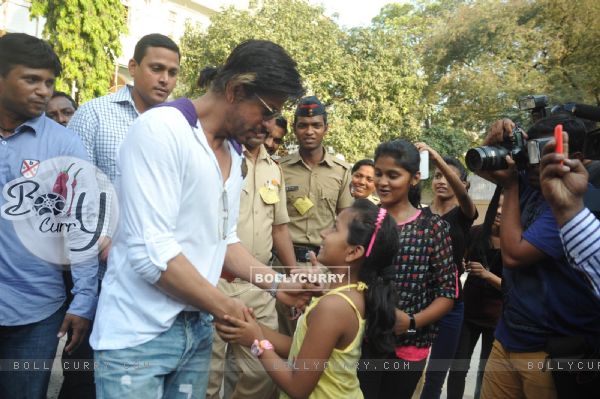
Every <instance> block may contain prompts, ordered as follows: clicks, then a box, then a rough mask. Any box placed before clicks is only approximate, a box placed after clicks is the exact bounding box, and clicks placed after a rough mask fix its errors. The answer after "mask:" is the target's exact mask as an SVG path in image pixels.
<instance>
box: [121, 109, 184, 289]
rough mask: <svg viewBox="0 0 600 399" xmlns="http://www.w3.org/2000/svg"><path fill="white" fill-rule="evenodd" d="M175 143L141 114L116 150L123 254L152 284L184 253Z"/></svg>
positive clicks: (157, 121) (164, 127)
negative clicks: (178, 228)
mask: <svg viewBox="0 0 600 399" xmlns="http://www.w3.org/2000/svg"><path fill="white" fill-rule="evenodd" d="M176 141H177V137H176V134H175V133H174V132H173V131H172V130H171V129H170V127H169V126H168V125H167V124H166V123H165V122H164V121H161V120H160V118H156V117H154V118H153V117H149V118H140V119H138V120H137V121H136V122H135V123H134V124H133V125H132V126H131V128H130V130H129V133H128V135H127V137H126V138H125V140H124V141H123V144H122V145H121V148H120V151H119V162H118V168H119V170H120V182H119V188H120V190H119V191H120V192H119V194H120V197H121V206H122V207H123V210H124V212H123V215H124V219H123V221H122V222H123V224H124V226H123V230H124V231H125V232H126V234H127V237H126V241H127V246H128V252H127V256H128V258H129V261H130V262H129V263H130V265H131V267H132V268H133V269H134V270H135V271H136V272H137V273H139V274H140V276H141V277H142V278H144V279H145V280H146V281H148V282H149V283H151V284H155V283H156V282H157V281H158V280H159V278H160V275H161V272H163V271H165V270H166V269H167V263H168V262H169V260H171V259H173V258H174V257H175V256H177V255H178V254H180V253H181V252H182V249H181V245H180V244H179V243H178V242H177V240H176V237H175V235H174V231H175V227H176V222H177V216H178V214H179V207H180V200H181V193H182V181H183V171H182V170H181V169H180V168H181V165H182V163H181V162H180V161H179V157H180V156H181V155H180V154H179V152H178V149H177V148H178V146H177V142H176Z"/></svg>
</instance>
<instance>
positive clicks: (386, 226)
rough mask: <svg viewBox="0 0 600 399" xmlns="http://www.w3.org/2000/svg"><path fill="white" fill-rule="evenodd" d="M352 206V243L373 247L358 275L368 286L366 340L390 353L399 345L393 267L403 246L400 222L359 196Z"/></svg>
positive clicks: (382, 350) (377, 351) (371, 345)
mask: <svg viewBox="0 0 600 399" xmlns="http://www.w3.org/2000/svg"><path fill="white" fill-rule="evenodd" d="M351 209H352V211H353V212H354V213H355V214H356V217H355V218H354V220H353V221H352V222H351V223H350V226H349V232H348V243H349V244H351V245H362V246H364V248H365V250H366V249H367V248H370V251H368V256H365V258H364V260H363V264H362V268H361V270H360V273H359V276H358V277H359V279H360V280H361V281H363V282H365V283H366V284H367V286H368V289H367V291H366V292H365V309H366V330H365V340H366V342H367V344H368V345H369V346H370V347H371V348H372V350H373V351H375V352H376V353H389V352H391V351H393V348H394V345H395V335H394V325H395V324H396V304H397V303H398V300H397V297H396V291H395V289H394V284H393V282H392V279H393V276H394V275H393V273H395V272H394V271H393V270H391V269H390V265H391V264H392V263H393V259H394V257H395V256H396V253H397V252H398V250H399V246H400V244H399V240H398V231H397V228H396V222H395V221H394V219H393V218H392V217H391V216H390V215H387V214H384V213H383V212H380V209H379V208H378V207H377V206H375V205H374V204H373V203H372V202H371V201H369V200H366V199H357V200H356V201H354V203H353V205H352V207H351ZM382 211H383V210H382ZM378 219H379V223H378ZM378 224H379V228H376V226H377V225H378ZM376 230H377V231H376ZM392 268H393V266H392ZM386 273H387V274H386Z"/></svg>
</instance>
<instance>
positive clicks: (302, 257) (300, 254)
mask: <svg viewBox="0 0 600 399" xmlns="http://www.w3.org/2000/svg"><path fill="white" fill-rule="evenodd" d="M309 251H313V252H314V253H315V255H318V254H319V247H317V246H315V245H294V255H296V262H309V261H310V260H309V258H308V252H309Z"/></svg>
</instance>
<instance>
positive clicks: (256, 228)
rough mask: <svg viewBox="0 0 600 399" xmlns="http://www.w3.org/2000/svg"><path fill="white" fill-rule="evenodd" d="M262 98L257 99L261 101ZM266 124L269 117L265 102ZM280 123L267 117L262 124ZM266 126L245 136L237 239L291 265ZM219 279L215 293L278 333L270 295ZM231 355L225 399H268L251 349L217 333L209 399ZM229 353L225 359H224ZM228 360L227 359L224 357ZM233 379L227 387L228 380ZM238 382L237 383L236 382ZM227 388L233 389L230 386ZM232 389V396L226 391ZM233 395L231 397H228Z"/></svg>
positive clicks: (259, 255)
mask: <svg viewBox="0 0 600 399" xmlns="http://www.w3.org/2000/svg"><path fill="white" fill-rule="evenodd" d="M259 98H260V97H259ZM263 105H264V107H265V119H267V118H270V115H272V114H273V112H272V111H271V110H269V109H268V108H269V106H268V105H267V104H266V102H265V103H264V104H263ZM276 120H278V118H277V119H275V118H270V119H268V120H267V121H266V123H265V125H268V124H274V122H275V121H276ZM268 130H269V127H266V129H263V130H257V131H254V130H253V131H249V132H248V134H247V135H246V138H245V142H244V147H243V154H244V159H243V161H242V168H243V170H244V172H245V173H244V175H245V179H244V183H243V187H242V194H241V198H240V216H239V221H238V225H237V234H238V237H239V238H240V242H241V243H242V245H243V246H244V247H245V248H246V249H247V250H248V251H249V252H250V253H251V254H252V255H253V256H254V257H255V258H256V259H257V260H259V261H260V262H262V263H264V264H268V263H269V260H270V259H271V250H272V249H274V250H275V252H276V253H277V256H278V257H279V259H280V260H281V262H282V263H283V264H285V265H288V266H294V265H295V264H296V259H295V257H294V248H293V246H292V240H291V237H290V233H289V230H288V226H287V224H288V222H289V221H290V219H289V217H288V212H287V208H286V197H285V184H284V181H283V172H282V171H281V168H280V167H279V165H277V163H275V161H273V159H272V158H271V157H270V156H269V154H268V152H267V151H268V150H267V149H266V148H265V147H266V146H265V145H263V144H265V138H266V137H267V131H268ZM222 277H229V278H228V279H226V278H221V279H219V285H218V288H219V289H220V290H221V291H222V292H223V293H224V294H226V295H227V296H229V297H232V298H238V299H240V300H241V301H242V302H244V304H245V305H246V306H247V307H249V308H252V309H253V313H254V316H256V319H257V321H258V322H259V323H260V324H262V325H264V326H266V327H268V328H271V329H273V330H277V328H278V322H277V312H276V310H275V299H274V298H273V297H272V296H271V295H269V293H267V292H265V291H263V290H260V289H257V288H256V287H255V286H254V285H252V284H251V283H249V282H248V281H245V280H242V279H240V278H235V279H232V278H231V276H222ZM229 353H231V354H232V355H233V356H232V357H233V358H234V359H235V364H236V365H237V367H236V368H237V369H238V370H239V371H240V372H239V373H233V372H231V373H230V372H228V373H227V375H226V378H225V397H227V398H231V399H234V398H270V397H272V395H273V393H274V391H275V383H274V382H273V380H272V379H271V378H270V377H269V375H268V374H267V373H266V372H265V370H264V368H263V367H262V366H261V364H260V361H259V360H258V359H257V358H256V356H254V355H253V354H252V352H251V350H250V348H246V347H244V346H242V345H238V344H234V343H230V344H226V343H225V341H223V340H222V339H221V338H220V337H219V335H218V334H217V333H216V332H215V334H214V336H213V350H212V362H211V363H212V366H211V375H210V381H209V385H208V389H207V392H206V393H207V396H206V397H207V399H218V398H219V393H220V391H221V382H222V380H223V374H224V373H223V371H224V368H225V367H224V364H225V362H227V363H229V362H230V358H231V356H229V355H228V354H229ZM226 354H227V356H226ZM226 357H227V360H225V358H226ZM229 377H233V378H231V379H234V380H237V381H234V382H233V383H232V384H229V382H230V378H229ZM235 377H237V378H235ZM230 385H231V386H230ZM230 389H231V392H228V391H229V390H230ZM229 393H231V395H230V394H229Z"/></svg>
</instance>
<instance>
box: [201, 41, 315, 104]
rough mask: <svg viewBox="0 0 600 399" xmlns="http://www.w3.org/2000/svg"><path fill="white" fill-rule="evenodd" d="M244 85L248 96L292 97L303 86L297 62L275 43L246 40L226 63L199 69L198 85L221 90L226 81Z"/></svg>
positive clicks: (302, 90) (301, 92)
mask: <svg viewBox="0 0 600 399" xmlns="http://www.w3.org/2000/svg"><path fill="white" fill-rule="evenodd" d="M234 81H235V82H238V83H240V84H242V85H243V87H244V90H245V91H246V94H247V95H248V96H250V95H253V94H265V95H273V96H276V97H282V98H284V99H292V100H295V99H297V98H299V97H300V96H302V94H303V93H304V88H303V87H302V82H301V78H300V74H299V73H298V70H297V64H296V61H294V60H293V59H292V58H291V57H290V55H289V54H288V53H287V52H286V51H285V50H284V49H283V48H282V47H281V46H279V45H278V44H275V43H273V42H270V41H267V40H248V41H245V42H243V43H241V44H240V45H238V46H237V47H236V48H234V49H233V51H232V52H231V54H230V55H229V57H227V60H226V61H225V64H223V65H222V66H220V67H214V66H213V67H206V68H204V69H203V70H202V71H201V72H200V77H199V78H198V87H200V88H207V89H210V90H212V91H214V92H217V93H223V92H224V91H225V87H226V86H227V83H229V82H234Z"/></svg>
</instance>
